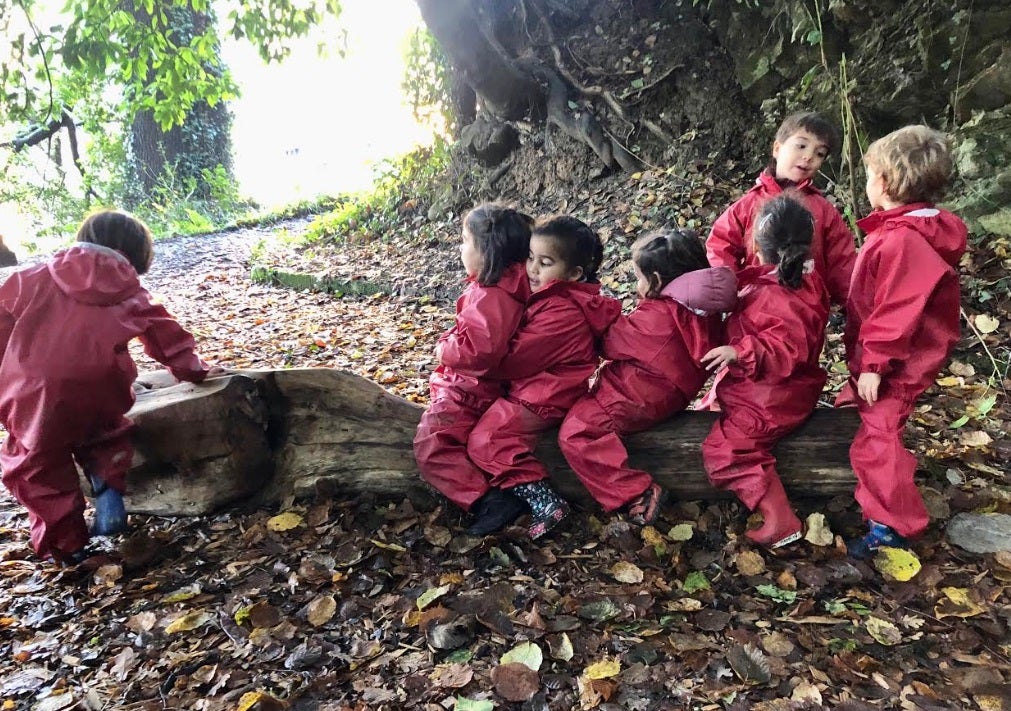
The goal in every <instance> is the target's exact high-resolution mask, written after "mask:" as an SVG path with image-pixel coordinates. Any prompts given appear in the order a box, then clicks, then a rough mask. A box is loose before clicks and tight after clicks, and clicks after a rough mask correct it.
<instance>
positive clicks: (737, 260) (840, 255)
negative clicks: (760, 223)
mask: <svg viewBox="0 0 1011 711" xmlns="http://www.w3.org/2000/svg"><path fill="white" fill-rule="evenodd" d="M793 189H795V190H798V191H800V192H801V193H803V195H804V197H805V198H806V200H805V207H807V209H808V210H810V211H811V214H812V215H813V216H814V235H813V237H812V239H811V258H812V259H813V260H814V268H815V270H816V271H817V272H818V276H820V277H821V278H822V281H823V282H824V283H825V285H826V286H827V287H828V293H829V296H830V297H831V299H832V303H835V304H845V303H846V294H847V292H848V291H849V288H850V276H851V275H852V273H853V264H854V262H855V261H856V246H855V243H854V241H853V233H852V232H850V230H849V228H848V227H846V222H845V221H844V220H843V218H842V215H840V214H839V211H838V210H837V209H836V208H835V207H834V206H833V205H832V203H830V202H829V201H828V200H826V199H825V198H824V197H822V194H821V191H819V190H818V188H816V187H815V186H814V185H813V184H812V183H811V181H810V180H805V181H804V182H802V183H799V184H798V185H795V186H793ZM782 192H783V187H782V186H781V185H780V184H779V183H778V182H776V178H775V176H774V175H772V174H771V173H769V172H768V171H763V172H762V173H761V174H760V175H759V176H758V179H757V180H756V181H755V186H754V187H753V188H751V190H749V191H748V192H746V193H745V194H744V195H743V196H742V197H741V198H740V199H739V200H738V201H737V202H735V203H734V204H733V205H731V206H730V207H729V208H727V210H726V211H725V212H724V213H723V214H722V215H720V216H719V218H718V219H717V220H716V223H715V224H714V225H713V229H712V231H711V232H710V233H709V239H708V240H706V253H707V255H708V256H709V263H710V264H711V265H713V266H714V267H719V266H724V267H730V268H731V269H733V270H735V271H738V272H739V271H740V270H741V269H743V268H744V267H753V266H757V265H758V264H759V261H758V255H757V254H756V253H755V241H754V234H753V233H752V227H753V224H754V221H755V214H756V213H757V212H758V208H759V207H760V206H761V204H762V203H763V202H765V201H766V200H769V199H771V198H774V197H776V196H777V195H779V194H780V193H782ZM738 276H739V275H738Z"/></svg>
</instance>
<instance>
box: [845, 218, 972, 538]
mask: <svg viewBox="0 0 1011 711" xmlns="http://www.w3.org/2000/svg"><path fill="white" fill-rule="evenodd" d="M859 225H860V228H861V229H862V230H864V231H865V232H866V233H867V241H866V242H865V243H864V246H863V248H862V249H861V250H860V256H859V257H858V258H857V265H856V269H855V270H854V272H853V286H852V288H851V289H850V298H849V301H848V302H847V304H846V319H847V322H846V334H845V337H844V339H845V342H846V355H847V360H848V361H849V368H850V373H851V375H852V379H851V381H850V382H849V383H848V384H847V386H846V388H845V389H844V390H843V392H841V393H840V394H839V398H838V399H837V401H836V405H837V406H841V405H851V404H856V405H857V407H858V408H859V410H860V420H861V424H860V429H859V430H857V434H856V437H855V438H854V440H853V445H852V446H851V447H850V462H851V464H852V465H853V472H854V473H855V474H856V476H857V488H856V499H857V502H858V503H859V504H860V506H861V507H862V508H863V513H864V516H865V517H866V518H869V519H873V520H875V521H877V522H879V523H883V524H885V525H887V526H890V527H891V528H892V529H894V530H895V531H896V532H898V533H899V534H900V535H902V536H906V537H910V536H916V535H919V534H920V533H922V532H923V530H924V529H925V528H926V527H927V523H928V516H927V510H926V507H925V506H924V504H923V499H922V498H921V496H920V493H919V491H918V490H917V488H916V484H915V483H914V475H915V473H916V457H915V456H913V454H912V453H911V452H909V451H908V450H906V449H905V447H903V446H902V433H903V429H904V428H905V424H906V420H907V419H908V418H909V415H910V413H911V412H912V411H913V405H914V403H915V402H916V398H918V397H919V396H920V395H921V394H922V393H923V391H924V390H926V389H927V388H928V387H930V384H931V383H933V382H934V378H935V377H936V376H937V374H938V372H940V370H941V368H942V367H943V366H944V363H945V361H947V359H948V356H949V355H950V354H951V349H952V348H954V346H955V343H957V342H958V338H959V306H960V297H961V294H960V291H959V284H958V261H959V259H961V257H962V254H963V253H964V252H965V248H966V228H965V225H964V224H963V223H962V221H961V220H960V219H958V217H956V216H955V215H953V214H951V213H950V212H947V211H945V210H939V209H937V208H936V207H934V206H933V205H930V204H927V203H914V204H910V205H904V206H902V207H897V208H894V209H891V210H886V211H878V212H872V213H871V214H870V215H869V216H867V217H865V218H864V219H862V220H860V222H859ZM861 373H879V374H880V375H881V385H880V386H879V388H878V398H879V399H878V401H877V402H876V403H875V404H873V405H868V404H867V403H866V402H864V401H863V400H862V399H861V398H860V397H858V396H857V394H856V388H855V380H856V378H857V377H859V375H860V374H861Z"/></svg>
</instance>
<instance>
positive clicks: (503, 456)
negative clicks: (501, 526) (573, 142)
mask: <svg viewBox="0 0 1011 711" xmlns="http://www.w3.org/2000/svg"><path fill="white" fill-rule="evenodd" d="M603 252H604V248H603V245H602V244H601V241H600V237H598V236H597V233H596V232H594V231H593V230H592V229H590V228H589V227H588V226H587V225H586V224H584V223H583V222H581V221H580V220H577V219H576V218H574V217H568V216H561V217H552V218H550V219H547V220H544V221H541V222H538V223H537V224H536V225H535V226H534V230H533V234H532V235H531V237H530V254H529V256H528V258H527V275H528V277H529V280H530V290H531V292H532V294H531V296H530V300H529V302H528V303H527V307H526V311H525V312H524V314H523V319H522V320H521V321H520V325H519V328H518V329H517V331H516V335H515V336H514V337H513V340H512V343H511V345H510V346H509V353H508V354H507V355H506V357H505V359H504V360H503V361H502V365H501V367H500V369H499V375H500V376H501V377H502V378H503V379H504V380H507V381H509V393H508V395H507V396H506V397H503V398H499V399H498V400H496V401H495V403H494V404H493V405H492V406H491V407H490V408H488V411H487V412H486V413H485V414H484V416H483V417H482V418H481V420H480V421H479V422H478V423H477V425H476V426H475V427H474V431H473V432H471V435H470V440H469V441H468V445H467V452H468V454H469V455H470V458H471V460H473V462H474V463H475V464H477V466H479V467H480V468H481V469H483V470H484V471H486V472H488V473H489V475H490V476H491V483H492V485H493V486H495V487H498V488H501V489H506V490H509V491H511V492H512V493H514V494H515V495H517V496H518V497H519V498H521V499H522V500H523V501H525V502H526V503H527V505H529V507H530V511H531V513H532V518H531V522H530V526H529V527H528V529H527V533H528V534H529V535H530V537H531V538H539V537H540V536H542V535H544V534H545V533H546V532H547V531H549V530H550V529H551V528H553V527H554V526H556V525H557V524H558V523H559V522H560V521H561V520H562V519H564V518H565V516H566V515H567V514H568V512H569V507H568V504H567V503H566V502H565V501H564V500H563V499H562V498H561V497H560V496H559V495H558V494H557V493H556V492H555V491H554V490H553V489H552V488H551V486H550V484H548V471H547V469H546V468H545V467H544V465H543V464H541V462H540V461H538V460H537V458H536V457H535V456H534V447H535V446H536V444H537V440H538V439H539V438H540V436H541V433H542V432H544V431H545V430H547V429H549V428H551V427H554V426H556V425H558V424H559V423H560V422H561V421H562V418H563V417H564V416H565V413H566V411H567V410H568V409H569V408H570V407H572V405H573V404H574V403H575V402H576V401H577V400H578V399H579V398H580V397H582V396H583V395H584V394H585V393H586V391H587V381H588V379H589V377H590V375H591V374H593V372H594V371H595V370H596V368H597V365H598V362H599V359H598V356H597V341H598V339H599V338H600V336H601V335H602V334H603V333H604V331H605V330H606V329H607V327H608V326H610V325H611V323H613V322H614V320H615V319H616V318H617V317H618V315H619V314H620V312H621V305H620V304H619V302H618V301H616V300H615V299H611V298H608V297H604V296H601V295H600V284H599V283H597V269H599V267H600V262H601V260H602V259H603Z"/></svg>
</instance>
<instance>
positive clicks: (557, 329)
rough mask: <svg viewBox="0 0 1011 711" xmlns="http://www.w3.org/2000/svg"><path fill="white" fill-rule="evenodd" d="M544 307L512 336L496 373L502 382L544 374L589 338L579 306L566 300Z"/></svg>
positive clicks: (529, 314) (548, 303)
mask: <svg viewBox="0 0 1011 711" xmlns="http://www.w3.org/2000/svg"><path fill="white" fill-rule="evenodd" d="M541 306H542V308H539V309H537V310H536V311H534V312H533V313H528V318H527V321H526V323H524V324H522V325H521V326H520V328H519V329H518V330H517V331H516V334H515V335H514V336H513V340H512V343H510V344H509V352H508V354H507V355H506V357H505V358H504V359H503V360H502V364H501V365H500V366H499V369H498V371H497V372H496V375H497V376H498V377H499V378H501V379H502V380H518V379H520V378H529V377H530V376H532V375H536V374H537V373H542V372H544V371H545V370H547V369H548V368H551V367H552V366H554V365H556V364H557V363H561V362H562V361H564V360H565V358H566V357H568V355H569V353H571V352H572V351H573V350H576V349H579V347H580V345H581V344H582V342H583V340H584V339H585V338H586V332H587V328H586V319H585V317H584V316H583V313H582V311H581V310H580V309H579V307H578V306H576V305H575V304H573V303H572V302H570V301H568V300H566V299H552V300H551V301H550V302H541ZM545 306H546V308H544V307H545Z"/></svg>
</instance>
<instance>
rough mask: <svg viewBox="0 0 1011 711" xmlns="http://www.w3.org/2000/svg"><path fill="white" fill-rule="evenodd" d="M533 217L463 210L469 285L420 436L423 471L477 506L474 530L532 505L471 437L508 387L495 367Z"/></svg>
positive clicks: (514, 306)
mask: <svg viewBox="0 0 1011 711" xmlns="http://www.w3.org/2000/svg"><path fill="white" fill-rule="evenodd" d="M532 224H533V219H532V218H530V217H528V216H527V215H525V214H523V213H522V212H517V211H516V210H513V209H511V208H508V207H504V206H502V205H496V204H493V203H486V204H483V205H479V206H477V207H475V208H474V209H472V210H471V211H470V212H468V213H467V215H466V217H464V220H463V234H462V237H461V242H460V259H461V261H462V262H463V267H464V270H465V271H466V273H467V281H468V282H469V286H468V287H467V289H466V290H465V291H464V292H463V294H462V295H461V296H460V298H459V299H458V300H457V302H456V324H455V325H454V326H453V328H451V329H450V330H449V331H447V332H446V333H444V334H443V335H442V337H441V338H440V339H439V344H438V346H437V349H436V356H437V359H438V361H439V366H438V367H437V368H436V370H435V372H434V373H433V374H432V377H431V379H430V380H429V386H430V389H431V404H430V405H429V407H428V409H427V410H425V413H424V414H423V415H422V416H421V423H420V424H419V425H418V431H417V434H416V435H415V438H414V456H415V459H416V460H417V462H418V469H419V470H420V471H421V476H422V477H423V478H424V479H425V481H427V482H428V483H429V484H431V485H432V486H433V487H434V488H435V489H437V490H438V491H440V492H441V493H443V494H444V495H445V496H446V497H447V498H448V499H449V500H450V501H452V502H453V503H454V504H456V505H457V506H459V507H460V508H462V509H464V510H467V511H470V512H471V513H473V514H474V517H475V520H474V522H473V523H472V525H471V527H470V528H469V529H468V532H469V533H471V534H473V535H484V534H485V533H490V532H491V531H494V530H498V529H499V528H501V527H502V526H504V525H505V524H507V523H509V522H511V521H512V520H514V519H515V518H516V517H517V516H519V515H520V514H521V513H522V512H523V511H524V510H525V509H526V504H525V503H523V501H521V500H520V499H519V498H517V497H516V496H515V495H514V494H512V493H511V492H508V491H503V490H502V489H500V488H498V487H493V486H489V484H488V477H487V475H486V474H485V473H484V472H482V471H481V470H480V469H479V468H478V467H476V466H475V465H474V463H473V462H472V461H471V460H470V458H469V457H468V456H467V440H468V439H469V437H470V435H471V430H472V429H473V428H474V425H475V424H476V423H477V421H478V420H479V419H480V418H481V415H483V414H484V412H485V410H487V409H488V407H489V406H490V405H491V404H492V403H493V402H495V400H497V399H498V398H499V397H501V396H502V395H503V394H504V393H505V385H504V383H503V382H502V381H501V380H500V379H497V376H496V374H497V372H498V368H499V366H500V364H501V362H502V359H503V358H504V357H505V355H506V352H507V351H508V350H509V341H510V339H511V338H512V335H513V333H514V332H515V331H516V327H517V326H518V325H519V322H520V317H521V316H522V315H523V309H524V307H525V306H526V301H527V297H529V296H530V283H529V279H528V278H527V273H526V267H525V263H526V259H527V254H528V252H529V251H530V227H531V225H532Z"/></svg>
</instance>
